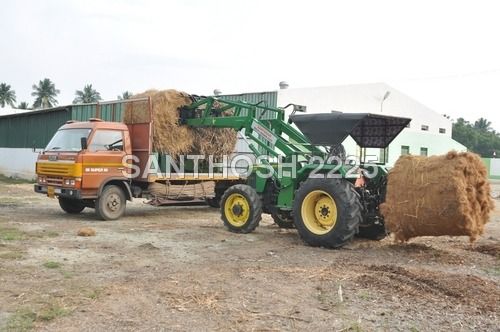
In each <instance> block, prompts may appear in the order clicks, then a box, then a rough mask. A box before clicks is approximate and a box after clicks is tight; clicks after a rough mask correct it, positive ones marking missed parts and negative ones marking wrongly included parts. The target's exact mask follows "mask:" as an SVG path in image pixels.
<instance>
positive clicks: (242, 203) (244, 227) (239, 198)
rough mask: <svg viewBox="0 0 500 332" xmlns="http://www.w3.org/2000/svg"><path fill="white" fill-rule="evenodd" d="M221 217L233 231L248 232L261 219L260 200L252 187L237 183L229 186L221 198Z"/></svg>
mask: <svg viewBox="0 0 500 332" xmlns="http://www.w3.org/2000/svg"><path fill="white" fill-rule="evenodd" d="M220 205H221V208H220V211H221V217H222V220H223V221H224V225H225V226H226V228H227V229H228V230H229V231H231V232H234V233H250V232H252V231H253V230H254V229H255V228H256V227H257V226H258V225H259V222H260V220H261V219H262V202H261V200H260V197H259V195H258V194H257V192H256V191H255V189H253V188H252V187H250V186H248V185H246V184H237V185H234V186H231V187H229V188H228V189H227V190H226V191H225V192H224V195H223V196H222V199H221V203H220Z"/></svg>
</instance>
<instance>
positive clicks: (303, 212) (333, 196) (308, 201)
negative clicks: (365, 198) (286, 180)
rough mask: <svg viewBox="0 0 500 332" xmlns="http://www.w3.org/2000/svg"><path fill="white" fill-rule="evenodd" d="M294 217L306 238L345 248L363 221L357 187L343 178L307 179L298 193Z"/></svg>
mask: <svg viewBox="0 0 500 332" xmlns="http://www.w3.org/2000/svg"><path fill="white" fill-rule="evenodd" d="M293 215H294V223H295V227H296V228H297V230H298V232H299V234H300V236H301V237H302V239H303V240H304V241H305V242H306V243H307V244H309V245H311V246H315V247H325V248H339V247H341V246H343V245H345V244H346V243H347V242H348V241H350V240H351V239H352V238H353V237H354V234H355V233H356V231H357V229H358V225H359V223H360V222H361V220H362V215H361V208H360V204H359V199H358V196H357V195H356V193H355V192H354V188H353V185H352V184H351V183H350V182H348V181H346V180H343V179H307V180H306V181H305V182H303V183H302V185H301V186H300V187H299V189H298V190H297V192H296V195H295V200H294V208H293Z"/></svg>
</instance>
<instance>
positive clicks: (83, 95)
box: [73, 84, 101, 104]
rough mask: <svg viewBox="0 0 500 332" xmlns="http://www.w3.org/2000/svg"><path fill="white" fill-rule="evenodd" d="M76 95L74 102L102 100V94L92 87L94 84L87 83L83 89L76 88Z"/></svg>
mask: <svg viewBox="0 0 500 332" xmlns="http://www.w3.org/2000/svg"><path fill="white" fill-rule="evenodd" d="M75 95H76V97H75V99H74V100H73V104H80V103H85V104H86V103H96V102H98V101H99V100H101V94H100V93H99V92H97V90H95V89H93V88H92V84H86V85H85V86H84V87H83V90H76V91H75Z"/></svg>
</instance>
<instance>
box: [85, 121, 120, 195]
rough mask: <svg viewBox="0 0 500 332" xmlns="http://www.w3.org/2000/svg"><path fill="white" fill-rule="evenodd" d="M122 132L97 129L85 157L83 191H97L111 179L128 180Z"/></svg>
mask: <svg viewBox="0 0 500 332" xmlns="http://www.w3.org/2000/svg"><path fill="white" fill-rule="evenodd" d="M123 147H124V135H123V131H122V130H112V129H97V130H96V131H95V132H94V133H93V135H92V137H91V138H90V141H89V143H88V149H87V151H86V152H85V154H84V155H83V160H82V161H83V165H82V168H83V177H82V189H83V190H84V191H87V192H89V191H93V190H97V189H98V188H99V187H100V186H101V184H102V183H103V182H104V181H106V180H107V179H109V178H116V179H120V178H121V179H126V176H125V173H124V172H126V168H125V166H124V165H123V158H124V157H125V151H124V148H123Z"/></svg>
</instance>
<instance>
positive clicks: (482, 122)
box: [474, 118, 491, 131]
mask: <svg viewBox="0 0 500 332" xmlns="http://www.w3.org/2000/svg"><path fill="white" fill-rule="evenodd" d="M474 128H476V129H479V130H483V131H489V130H490V129H491V121H488V120H486V119H485V118H479V119H478V120H477V121H476V122H474Z"/></svg>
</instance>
